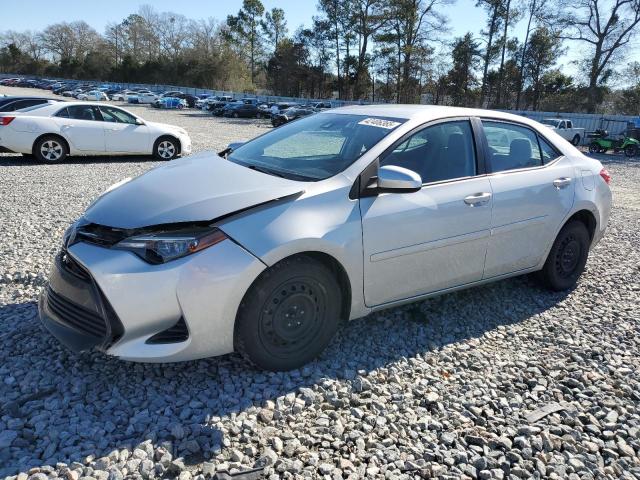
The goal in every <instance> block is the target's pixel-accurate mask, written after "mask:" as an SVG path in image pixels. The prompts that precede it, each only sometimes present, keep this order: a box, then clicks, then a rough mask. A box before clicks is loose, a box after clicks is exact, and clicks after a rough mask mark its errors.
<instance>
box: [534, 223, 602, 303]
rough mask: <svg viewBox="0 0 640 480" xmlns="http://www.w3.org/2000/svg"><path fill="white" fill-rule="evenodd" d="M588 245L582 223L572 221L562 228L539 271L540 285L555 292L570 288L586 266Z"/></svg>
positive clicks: (586, 232) (584, 227) (586, 233)
mask: <svg viewBox="0 0 640 480" xmlns="http://www.w3.org/2000/svg"><path fill="white" fill-rule="evenodd" d="M590 243H591V239H590V238H589V232H588V231H587V227H586V226H585V225H584V223H582V222H580V221H578V220H572V221H570V222H569V223H567V224H566V225H565V226H564V227H562V230H560V233H558V236H557V237H556V239H555V241H554V242H553V246H552V247H551V251H550V252H549V256H548V257H547V261H546V262H545V264H544V267H543V268H542V270H541V271H540V279H541V280H542V283H543V284H544V285H545V286H546V287H547V288H549V289H551V290H554V291H557V292H559V291H562V290H568V289H570V288H572V287H573V286H574V285H575V284H576V282H577V281H578V278H580V275H582V272H583V271H584V267H585V265H586V264H587V257H588V256H589V245H590Z"/></svg>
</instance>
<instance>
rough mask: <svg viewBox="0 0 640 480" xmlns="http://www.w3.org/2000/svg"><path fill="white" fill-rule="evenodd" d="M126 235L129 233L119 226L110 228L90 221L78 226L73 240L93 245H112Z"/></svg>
mask: <svg viewBox="0 0 640 480" xmlns="http://www.w3.org/2000/svg"><path fill="white" fill-rule="evenodd" d="M128 236H129V233H128V232H127V231H126V230H123V229H121V228H111V227H105V226H103V225H97V224H95V223H90V224H88V225H83V226H82V227H78V229H77V230H76V237H75V241H76V242H87V243H93V244H94V245H99V246H101V247H112V246H113V245H115V244H116V243H118V242H120V241H121V240H124V239H125V238H127V237H128Z"/></svg>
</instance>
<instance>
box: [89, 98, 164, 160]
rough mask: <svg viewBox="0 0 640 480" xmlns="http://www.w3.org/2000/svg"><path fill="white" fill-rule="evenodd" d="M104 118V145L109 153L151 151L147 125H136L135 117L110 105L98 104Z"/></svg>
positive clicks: (141, 152) (142, 152) (147, 152)
mask: <svg viewBox="0 0 640 480" xmlns="http://www.w3.org/2000/svg"><path fill="white" fill-rule="evenodd" d="M100 112H101V113H102V118H103V119H104V133H105V145H106V149H107V152H110V153H138V154H143V155H144V154H147V155H148V154H149V153H150V152H151V145H150V137H149V127H147V126H146V125H138V124H137V123H136V117H134V116H133V115H131V114H129V113H127V112H125V111H124V110H120V109H119V108H115V107H111V106H102V105H101V106H100Z"/></svg>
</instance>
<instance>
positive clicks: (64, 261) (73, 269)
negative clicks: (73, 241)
mask: <svg viewBox="0 0 640 480" xmlns="http://www.w3.org/2000/svg"><path fill="white" fill-rule="evenodd" d="M60 266H62V268H63V269H64V271H65V272H68V273H70V274H71V275H74V276H76V277H78V278H79V279H81V280H84V281H86V282H89V281H91V276H90V275H89V272H87V271H86V270H85V269H84V267H82V265H80V264H79V263H78V262H76V261H75V260H74V258H73V257H72V256H71V255H69V254H68V253H67V251H66V249H64V248H63V249H62V251H61V252H60Z"/></svg>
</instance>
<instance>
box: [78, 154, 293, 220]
mask: <svg viewBox="0 0 640 480" xmlns="http://www.w3.org/2000/svg"><path fill="white" fill-rule="evenodd" d="M303 191H304V183H302V182H296V181H293V180H287V179H284V178H280V177H274V176H272V175H267V174H265V173H261V172H257V171H255V170H251V169H249V168H246V167H243V166H241V165H237V164H235V163H232V162H230V161H228V160H225V159H223V158H221V157H219V156H218V155H216V154H215V153H213V152H202V153H200V154H197V155H192V156H189V157H187V158H184V159H179V160H173V161H171V162H169V163H167V164H166V165H162V166H160V167H157V168H154V169H152V170H150V171H148V172H147V173H144V174H143V175H140V176H139V177H137V178H135V179H133V180H131V181H130V182H128V183H125V184H124V185H122V186H120V187H118V188H116V189H114V190H112V191H110V192H108V193H106V194H104V195H103V196H102V197H100V198H98V200H97V201H96V202H95V203H94V204H93V205H91V206H90V207H89V208H88V209H87V211H86V212H85V214H84V218H85V220H87V221H89V222H91V223H96V224H99V225H105V226H109V227H115V228H126V229H131V228H142V227H148V226H153V225H161V224H167V223H181V222H197V221H209V220H214V219H216V218H219V217H221V216H224V215H228V214H230V213H233V212H237V211H239V210H243V209H246V208H248V207H252V206H254V205H259V204H261V203H265V202H268V201H270V200H275V199H278V198H282V197H286V196H289V195H293V194H296V193H300V192H303Z"/></svg>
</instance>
